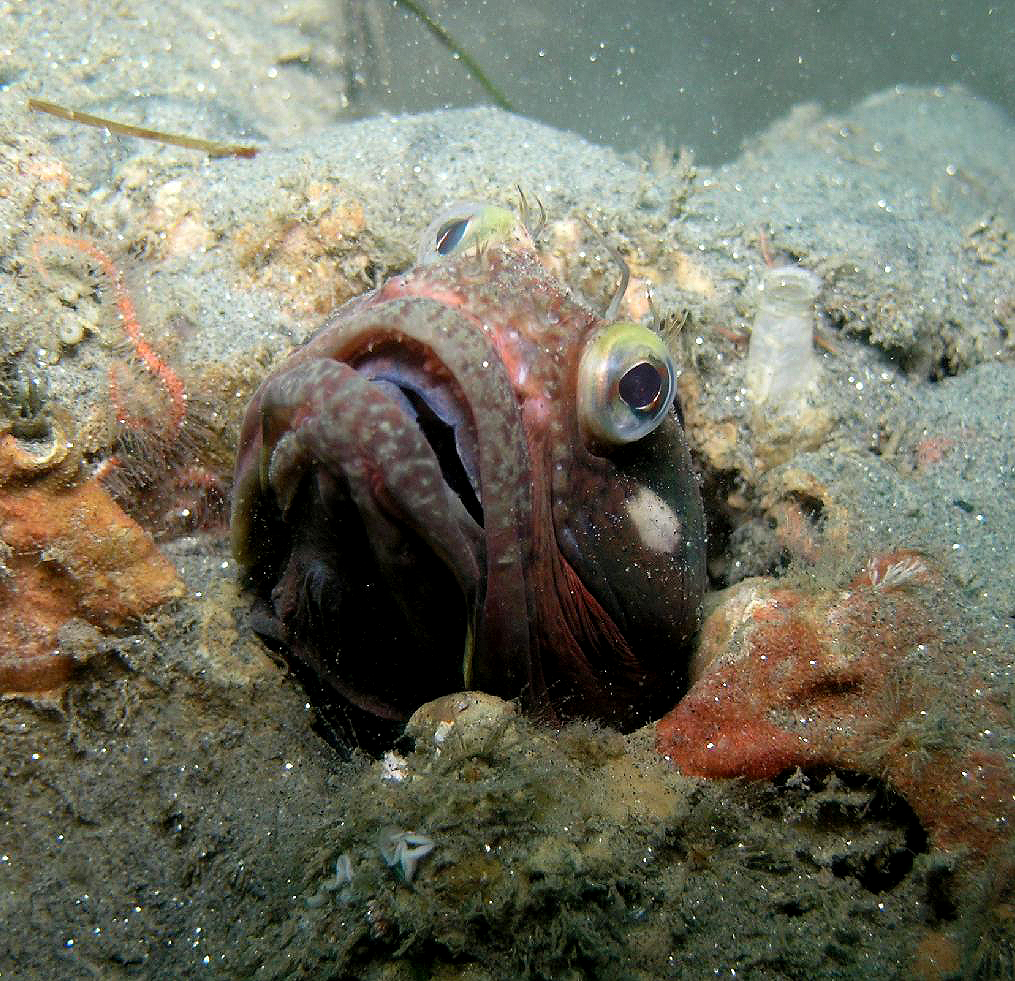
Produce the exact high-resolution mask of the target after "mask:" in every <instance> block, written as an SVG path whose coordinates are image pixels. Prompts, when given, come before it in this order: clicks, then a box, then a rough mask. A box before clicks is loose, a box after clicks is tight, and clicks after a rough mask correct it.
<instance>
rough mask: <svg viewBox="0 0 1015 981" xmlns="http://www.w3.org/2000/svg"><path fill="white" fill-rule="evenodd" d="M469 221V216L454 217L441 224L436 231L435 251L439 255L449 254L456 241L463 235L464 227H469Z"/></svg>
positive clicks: (453, 249)
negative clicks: (452, 219)
mask: <svg viewBox="0 0 1015 981" xmlns="http://www.w3.org/2000/svg"><path fill="white" fill-rule="evenodd" d="M471 221H472V219H471V218H456V219H455V220H454V221H449V222H448V223H447V224H445V225H442V226H441V227H440V229H439V230H438V232H437V243H436V248H437V251H438V252H439V253H440V254H441V255H451V254H452V253H453V252H454V251H455V247H456V246H457V245H458V243H459V242H461V240H462V236H463V235H465V229H467V228H468V227H469V223H470V222H471Z"/></svg>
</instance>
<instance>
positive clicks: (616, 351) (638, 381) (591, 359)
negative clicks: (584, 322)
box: [578, 322, 676, 444]
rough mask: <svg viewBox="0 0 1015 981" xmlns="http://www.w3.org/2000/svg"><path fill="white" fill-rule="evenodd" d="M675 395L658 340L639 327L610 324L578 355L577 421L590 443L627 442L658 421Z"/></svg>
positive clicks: (668, 362)
mask: <svg viewBox="0 0 1015 981" xmlns="http://www.w3.org/2000/svg"><path fill="white" fill-rule="evenodd" d="M675 390H676V371H675V369H674V366H673V359H672V358H671V357H670V353H669V351H668V350H667V349H666V345H665V344H664V343H663V340H662V338H661V337H660V336H659V335H658V334H657V333H656V332H655V331H653V330H651V329H650V328H648V327H643V326H642V325H641V324H634V323H624V322H621V323H616V324H609V325H607V326H605V327H602V328H601V329H600V330H598V331H596V333H595V334H593V335H592V337H590V338H589V340H588V342H587V343H586V345H585V350H584V351H583V352H582V356H581V361H580V362H579V366H578V421H579V423H580V425H581V428H582V431H583V432H584V433H585V434H586V436H588V437H590V438H591V439H592V440H593V441H595V442H600V443H607V444H618V443H632V442H634V441H635V440H638V439H641V438H642V437H643V436H647V435H648V434H649V433H650V432H652V431H653V430H654V429H655V428H656V427H657V426H658V425H659V424H660V423H661V422H662V421H663V419H664V418H665V417H666V413H667V412H669V410H670V406H671V405H672V404H673V396H674V392H675Z"/></svg>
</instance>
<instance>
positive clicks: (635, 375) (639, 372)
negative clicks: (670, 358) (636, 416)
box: [617, 361, 663, 411]
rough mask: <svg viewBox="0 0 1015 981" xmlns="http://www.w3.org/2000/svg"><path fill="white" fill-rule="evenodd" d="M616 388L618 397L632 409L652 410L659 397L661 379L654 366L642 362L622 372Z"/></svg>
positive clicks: (661, 384)
mask: <svg viewBox="0 0 1015 981" xmlns="http://www.w3.org/2000/svg"><path fill="white" fill-rule="evenodd" d="M617 387H618V390H619V392H620V397H621V398H622V399H623V400H624V401H625V402H626V403H627V404H628V405H629V406H630V407H631V408H632V409H635V410H638V411H644V410H645V409H650V408H652V406H653V404H654V403H655V401H656V399H657V398H658V397H659V391H660V389H662V387H663V379H662V375H660V374H659V369H658V368H656V367H655V365H651V364H649V363H648V362H647V361H642V362H641V363H640V364H636V365H635V366H634V367H633V368H628V370H627V371H625V372H624V375H623V377H622V378H621V379H620V384H619V385H618V386H617Z"/></svg>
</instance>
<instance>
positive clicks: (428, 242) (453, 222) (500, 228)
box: [416, 201, 517, 266]
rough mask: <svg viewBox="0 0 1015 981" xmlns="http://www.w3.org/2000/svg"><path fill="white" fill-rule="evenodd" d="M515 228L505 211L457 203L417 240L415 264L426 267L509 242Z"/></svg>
mask: <svg viewBox="0 0 1015 981" xmlns="http://www.w3.org/2000/svg"><path fill="white" fill-rule="evenodd" d="M516 224H517V219H516V218H515V216H514V214H513V213H512V212H510V211H508V209H507V208H501V207H498V206H497V205H495V204H485V203H483V202H482V201H459V202H458V203H457V204H453V205H451V206H450V207H448V208H445V209H444V210H443V211H442V212H441V213H440V214H439V215H438V216H437V217H436V218H434V220H433V221H432V222H430V224H429V225H428V226H427V229H426V231H425V232H423V235H422V237H421V238H420V240H419V247H418V248H417V250H416V264H417V265H419V266H429V265H432V264H433V263H435V262H440V260H441V259H446V258H448V257H449V256H457V255H462V254H463V253H464V252H465V251H466V250H467V249H469V248H485V247H486V246H487V245H489V244H490V243H491V242H498V241H503V240H505V239H507V238H508V236H509V235H510V234H511V231H512V229H514V227H515V225H516Z"/></svg>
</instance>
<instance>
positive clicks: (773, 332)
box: [745, 266, 821, 410]
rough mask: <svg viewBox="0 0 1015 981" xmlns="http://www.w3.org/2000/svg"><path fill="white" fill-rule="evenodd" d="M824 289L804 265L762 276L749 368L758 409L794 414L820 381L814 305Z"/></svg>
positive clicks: (750, 388) (747, 379) (750, 387)
mask: <svg viewBox="0 0 1015 981" xmlns="http://www.w3.org/2000/svg"><path fill="white" fill-rule="evenodd" d="M820 288H821V280H820V279H819V278H818V277H817V276H816V275H815V274H814V273H812V272H809V271H808V270H806V269H802V268H800V267H799V266H780V267H778V268H775V269H769V270H768V271H767V272H766V273H765V274H764V276H763V277H762V280H761V287H760V290H759V292H760V293H761V299H760V301H759V305H758V312H757V314H756V315H755V318H754V327H753V329H752V331H751V343H750V346H749V347H748V349H747V365H746V368H745V382H746V385H747V391H748V393H749V395H750V397H751V399H752V401H753V402H754V403H755V405H758V406H761V405H763V404H765V403H770V404H772V405H773V407H774V406H775V404H776V403H777V404H778V405H779V406H781V407H782V408H784V409H790V410H792V403H794V402H796V401H797V400H798V399H799V398H800V397H801V396H802V395H803V394H804V392H805V391H806V389H807V388H808V387H809V386H810V385H811V383H812V382H813V381H814V379H815V378H816V377H817V374H818V372H819V371H820V368H821V362H820V360H819V359H818V356H817V354H815V352H814V345H813V341H814V301H815V299H816V298H817V295H818V290H819V289H820Z"/></svg>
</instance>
